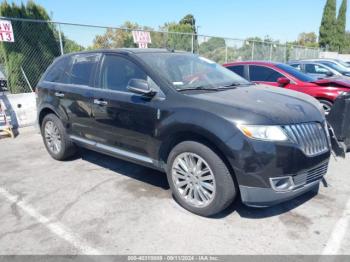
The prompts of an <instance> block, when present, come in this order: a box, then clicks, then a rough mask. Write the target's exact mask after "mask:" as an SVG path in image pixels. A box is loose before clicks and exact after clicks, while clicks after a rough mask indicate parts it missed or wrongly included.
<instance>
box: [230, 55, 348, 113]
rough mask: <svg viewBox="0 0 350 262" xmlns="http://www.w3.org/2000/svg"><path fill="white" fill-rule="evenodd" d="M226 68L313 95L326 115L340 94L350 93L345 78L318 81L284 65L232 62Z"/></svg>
mask: <svg viewBox="0 0 350 262" xmlns="http://www.w3.org/2000/svg"><path fill="white" fill-rule="evenodd" d="M224 66H225V67H227V68H228V69H230V70H231V71H233V72H235V73H236V74H238V75H240V76H242V77H243V78H245V79H247V80H249V81H252V82H256V83H259V84H267V85H272V86H280V87H284V88H288V89H291V90H295V91H299V92H303V93H305V94H308V95H311V96H313V97H315V98H316V99H318V100H319V101H320V102H321V103H322V105H323V108H324V110H325V112H326V113H328V112H329V111H330V109H331V107H332V105H333V102H334V100H335V99H336V97H337V96H338V95H339V94H341V93H342V92H350V81H349V80H346V79H345V78H337V77H331V78H325V79H321V80H318V79H315V78H313V77H311V76H309V75H306V74H304V73H302V72H300V71H299V70H297V69H295V68H293V67H291V66H289V65H286V64H282V63H273V62H260V61H259V62H255V61H249V62H232V63H227V64H224Z"/></svg>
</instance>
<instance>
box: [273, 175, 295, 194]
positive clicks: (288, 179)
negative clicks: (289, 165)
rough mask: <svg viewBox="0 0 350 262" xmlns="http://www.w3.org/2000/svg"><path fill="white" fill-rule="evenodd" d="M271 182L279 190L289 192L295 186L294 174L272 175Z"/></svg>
mask: <svg viewBox="0 0 350 262" xmlns="http://www.w3.org/2000/svg"><path fill="white" fill-rule="evenodd" d="M270 184H271V187H272V189H273V190H275V191H277V192H287V191H291V190H293V188H294V187H295V185H294V181H293V178H292V176H282V177H270Z"/></svg>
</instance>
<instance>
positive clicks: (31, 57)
mask: <svg viewBox="0 0 350 262" xmlns="http://www.w3.org/2000/svg"><path fill="white" fill-rule="evenodd" d="M0 14H1V16H5V17H19V18H30V19H36V20H50V17H49V15H48V14H47V12H46V10H45V9H44V8H43V7H41V6H40V5H37V4H35V3H34V2H33V1H28V2H27V4H26V5H24V4H21V5H17V4H15V3H12V4H11V5H10V4H8V3H7V2H6V1H4V2H2V3H1V5H0ZM12 27H13V31H14V35H15V42H13V43H10V42H2V43H1V44H0V56H1V60H2V62H3V63H4V64H5V71H6V75H7V78H8V84H9V89H10V91H11V92H21V91H23V90H24V87H26V86H27V83H26V82H25V81H24V78H23V75H22V72H21V67H22V68H23V70H24V72H25V73H26V76H27V77H28V80H29V82H30V84H31V86H35V85H36V84H37V82H38V80H39V78H40V76H41V75H42V73H43V72H44V71H45V70H46V68H47V67H48V65H50V63H51V62H52V61H53V59H54V58H55V57H57V56H59V55H60V49H59V42H58V41H57V38H56V37H55V35H56V33H55V28H54V26H53V25H52V24H49V23H35V22H22V21H15V20H13V21H12ZM27 90H28V88H27Z"/></svg>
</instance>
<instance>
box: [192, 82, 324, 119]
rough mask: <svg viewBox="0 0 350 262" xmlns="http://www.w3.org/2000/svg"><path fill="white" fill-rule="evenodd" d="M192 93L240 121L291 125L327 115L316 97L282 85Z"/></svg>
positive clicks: (206, 105)
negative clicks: (284, 87) (287, 88)
mask: <svg viewBox="0 0 350 262" xmlns="http://www.w3.org/2000/svg"><path fill="white" fill-rule="evenodd" d="M191 96H193V97H195V98H196V99H199V100H201V101H202V102H204V103H201V105H202V107H204V109H205V110H206V111H208V110H209V111H210V112H211V113H214V114H219V115H221V116H222V117H225V118H228V119H229V120H231V121H233V122H235V123H236V124H239V123H241V124H255V125H258V124H265V125H287V124H296V123H304V122H312V121H317V122H322V121H324V119H325V117H324V112H323V110H322V109H321V106H320V103H319V102H318V101H317V100H316V99H314V98H313V97H311V96H309V95H306V94H303V93H300V92H295V91H291V90H286V89H283V88H280V87H272V86H266V85H256V86H250V87H241V88H236V89H229V90H225V91H219V92H206V93H197V94H191Z"/></svg>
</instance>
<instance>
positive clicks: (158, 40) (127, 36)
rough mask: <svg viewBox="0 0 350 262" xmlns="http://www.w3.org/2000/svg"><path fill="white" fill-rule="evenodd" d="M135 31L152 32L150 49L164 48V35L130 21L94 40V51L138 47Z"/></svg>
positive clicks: (109, 29) (110, 29) (108, 30)
mask: <svg viewBox="0 0 350 262" xmlns="http://www.w3.org/2000/svg"><path fill="white" fill-rule="evenodd" d="M133 30H144V31H150V32H151V33H150V34H151V40H152V43H151V44H150V47H157V48H164V39H165V37H164V35H163V34H162V33H158V32H152V31H153V28H151V27H147V26H144V27H141V26H140V25H138V24H137V23H132V22H129V21H126V22H124V24H123V25H122V26H121V28H116V29H113V28H108V29H107V30H106V32H105V33H104V34H103V35H97V36H96V37H95V39H94V40H93V45H92V48H93V49H100V48H107V49H109V48H122V47H124V48H127V47H137V44H135V43H134V39H133V36H132V31H133Z"/></svg>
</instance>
